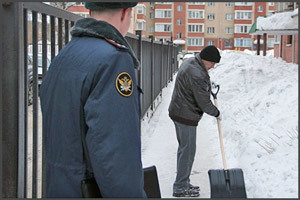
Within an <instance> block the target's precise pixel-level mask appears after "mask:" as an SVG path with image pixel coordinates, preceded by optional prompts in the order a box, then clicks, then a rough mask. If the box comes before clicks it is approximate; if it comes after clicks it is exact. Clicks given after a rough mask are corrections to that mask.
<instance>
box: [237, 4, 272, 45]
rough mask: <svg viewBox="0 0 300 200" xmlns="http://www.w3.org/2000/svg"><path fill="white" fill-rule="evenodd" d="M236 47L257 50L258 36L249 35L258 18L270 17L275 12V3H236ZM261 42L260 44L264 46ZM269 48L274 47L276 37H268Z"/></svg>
mask: <svg viewBox="0 0 300 200" xmlns="http://www.w3.org/2000/svg"><path fill="white" fill-rule="evenodd" d="M234 6H235V8H234V11H235V13H234V15H235V18H234V47H235V49H238V50H245V49H252V50H253V49H256V44H257V41H256V40H257V36H252V35H249V31H250V29H251V26H252V24H253V23H254V22H255V21H256V19H257V17H258V16H269V15H271V14H272V13H274V12H275V10H276V7H275V3H274V2H235V3H234ZM262 43H263V41H262V40H261V42H260V44H261V45H262ZM267 45H268V46H267V47H268V48H269V49H270V48H273V47H274V35H269V36H268V44H267Z"/></svg>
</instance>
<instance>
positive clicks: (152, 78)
mask: <svg viewBox="0 0 300 200" xmlns="http://www.w3.org/2000/svg"><path fill="white" fill-rule="evenodd" d="M149 38H150V39H151V110H152V111H153V110H154V80H155V73H154V42H153V40H154V38H153V36H152V35H151V36H149Z"/></svg>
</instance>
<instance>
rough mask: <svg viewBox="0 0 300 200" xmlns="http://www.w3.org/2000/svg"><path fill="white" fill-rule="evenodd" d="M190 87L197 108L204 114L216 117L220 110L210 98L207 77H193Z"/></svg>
mask: <svg viewBox="0 0 300 200" xmlns="http://www.w3.org/2000/svg"><path fill="white" fill-rule="evenodd" d="M191 88H192V91H193V94H194V97H195V100H196V103H197V105H198V106H199V108H200V109H201V110H202V111H203V112H205V113H206V114H208V115H211V116H214V117H217V116H218V115H219V113H220V112H219V110H218V109H217V108H216V107H215V106H214V105H213V103H212V102H211V100H210V92H211V87H210V81H209V79H208V80H205V79H202V78H200V79H199V77H197V79H196V78H193V79H192V82H191Z"/></svg>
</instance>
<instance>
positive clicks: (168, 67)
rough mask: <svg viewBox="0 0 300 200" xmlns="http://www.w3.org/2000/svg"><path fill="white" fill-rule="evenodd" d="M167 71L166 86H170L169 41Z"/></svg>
mask: <svg viewBox="0 0 300 200" xmlns="http://www.w3.org/2000/svg"><path fill="white" fill-rule="evenodd" d="M167 55H168V56H167V57H168V59H167V71H166V85H165V86H166V87H167V86H168V82H169V70H170V57H171V56H170V43H169V42H168V51H167Z"/></svg>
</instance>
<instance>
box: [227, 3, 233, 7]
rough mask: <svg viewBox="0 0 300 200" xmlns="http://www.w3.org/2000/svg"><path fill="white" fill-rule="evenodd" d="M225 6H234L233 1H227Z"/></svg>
mask: <svg viewBox="0 0 300 200" xmlns="http://www.w3.org/2000/svg"><path fill="white" fill-rule="evenodd" d="M225 6H228V7H231V6H233V2H226V3H225Z"/></svg>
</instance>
